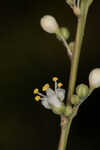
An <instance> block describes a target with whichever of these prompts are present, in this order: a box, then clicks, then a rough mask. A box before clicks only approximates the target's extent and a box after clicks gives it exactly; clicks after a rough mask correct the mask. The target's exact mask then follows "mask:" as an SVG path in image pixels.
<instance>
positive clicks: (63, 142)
mask: <svg viewBox="0 0 100 150" xmlns="http://www.w3.org/2000/svg"><path fill="white" fill-rule="evenodd" d="M71 122H72V119H70V120H69V121H68V123H67V125H66V126H64V127H63V126H62V127H61V136H60V141H59V146H58V150H65V148H66V146H67V141H68V135H69V131H70V126H71Z"/></svg>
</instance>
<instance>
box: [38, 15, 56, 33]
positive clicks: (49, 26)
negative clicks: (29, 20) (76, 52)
mask: <svg viewBox="0 0 100 150" xmlns="http://www.w3.org/2000/svg"><path fill="white" fill-rule="evenodd" d="M40 25H41V27H42V28H43V30H44V31H46V32H48V33H56V32H57V30H59V26H58V23H57V21H56V19H55V18H54V17H53V16H50V15H46V16H43V17H42V18H41V20H40Z"/></svg>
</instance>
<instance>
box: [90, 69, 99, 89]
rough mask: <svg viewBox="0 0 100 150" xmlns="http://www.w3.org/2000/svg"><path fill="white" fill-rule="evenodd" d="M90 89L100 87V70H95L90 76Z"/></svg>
mask: <svg viewBox="0 0 100 150" xmlns="http://www.w3.org/2000/svg"><path fill="white" fill-rule="evenodd" d="M89 85H90V88H99V87H100V68H96V69H93V70H92V71H91V72H90V74H89Z"/></svg>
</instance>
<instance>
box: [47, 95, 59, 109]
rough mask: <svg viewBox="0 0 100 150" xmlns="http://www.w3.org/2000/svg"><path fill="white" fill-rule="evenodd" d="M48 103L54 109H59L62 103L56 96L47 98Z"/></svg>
mask: <svg viewBox="0 0 100 150" xmlns="http://www.w3.org/2000/svg"><path fill="white" fill-rule="evenodd" d="M48 103H49V104H50V105H53V106H54V107H61V105H62V103H61V102H60V101H59V99H58V98H57V96H56V95H52V96H49V97H48Z"/></svg>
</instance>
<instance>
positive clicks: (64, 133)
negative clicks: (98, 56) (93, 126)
mask: <svg viewBox="0 0 100 150" xmlns="http://www.w3.org/2000/svg"><path fill="white" fill-rule="evenodd" d="M91 3H92V0H91ZM89 6H90V0H83V1H81V6H80V10H81V15H80V16H78V23H77V32H76V38H75V47H74V52H73V55H72V62H71V71H70V78H69V88H68V96H67V105H68V104H70V99H71V96H72V95H73V93H74V89H75V84H76V78H77V70H78V64H79V57H80V51H81V47H82V41H83V36H84V30H85V24H86V18H87V13H88V8H89ZM77 111H78V109H76V112H74V113H73V117H72V118H70V120H69V121H68V124H66V125H65V126H64V127H63V126H62V127H61V136H60V141H59V146H58V150H65V149H66V146H67V141H68V135H69V131H70V126H71V123H72V120H73V118H74V117H75V116H76V114H77Z"/></svg>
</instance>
